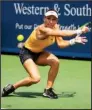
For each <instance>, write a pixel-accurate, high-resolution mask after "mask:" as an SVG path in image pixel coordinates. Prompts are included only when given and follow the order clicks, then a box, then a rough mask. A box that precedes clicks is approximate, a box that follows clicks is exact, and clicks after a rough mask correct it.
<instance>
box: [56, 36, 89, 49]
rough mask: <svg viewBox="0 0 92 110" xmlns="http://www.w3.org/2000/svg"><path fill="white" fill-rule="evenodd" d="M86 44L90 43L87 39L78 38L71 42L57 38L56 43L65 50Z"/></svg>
mask: <svg viewBox="0 0 92 110" xmlns="http://www.w3.org/2000/svg"><path fill="white" fill-rule="evenodd" d="M86 42H88V40H87V39H86V37H80V36H76V37H75V38H73V39H71V40H64V39H63V38H62V37H56V43H57V45H58V46H59V47H60V48H65V47H68V46H71V45H74V44H78V43H80V44H85V43H86Z"/></svg>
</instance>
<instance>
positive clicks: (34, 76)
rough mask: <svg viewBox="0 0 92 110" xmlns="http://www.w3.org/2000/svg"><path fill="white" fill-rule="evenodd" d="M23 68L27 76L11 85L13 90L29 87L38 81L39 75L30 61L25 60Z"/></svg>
mask: <svg viewBox="0 0 92 110" xmlns="http://www.w3.org/2000/svg"><path fill="white" fill-rule="evenodd" d="M23 66H24V68H25V69H26V71H27V73H28V74H29V76H28V77H26V78H24V79H23V80H20V81H18V82H17V83H15V84H14V85H13V86H14V88H19V87H21V86H30V85H32V84H35V83H38V82H39V81H40V74H39V71H38V68H37V65H36V64H35V63H34V61H33V60H32V59H27V60H26V61H25V62H24V64H23Z"/></svg>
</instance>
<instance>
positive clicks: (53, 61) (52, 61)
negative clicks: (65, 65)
mask: <svg viewBox="0 0 92 110" xmlns="http://www.w3.org/2000/svg"><path fill="white" fill-rule="evenodd" d="M59 63H60V61H59V59H52V60H51V66H54V67H57V66H59Z"/></svg>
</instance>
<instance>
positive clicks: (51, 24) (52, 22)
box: [44, 15, 58, 28]
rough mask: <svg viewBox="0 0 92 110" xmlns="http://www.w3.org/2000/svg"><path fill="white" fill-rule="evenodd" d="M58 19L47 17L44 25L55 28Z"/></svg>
mask: <svg viewBox="0 0 92 110" xmlns="http://www.w3.org/2000/svg"><path fill="white" fill-rule="evenodd" d="M57 21H58V19H57V18H56V17H55V16H52V15H51V16H47V17H45V18H44V24H45V26H46V27H49V28H53V27H54V26H55V24H57Z"/></svg>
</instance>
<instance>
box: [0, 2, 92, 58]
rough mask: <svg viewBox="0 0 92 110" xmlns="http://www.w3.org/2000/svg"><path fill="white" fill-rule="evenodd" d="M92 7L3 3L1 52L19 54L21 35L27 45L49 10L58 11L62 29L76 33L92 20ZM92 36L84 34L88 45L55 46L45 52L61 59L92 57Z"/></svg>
mask: <svg viewBox="0 0 92 110" xmlns="http://www.w3.org/2000/svg"><path fill="white" fill-rule="evenodd" d="M91 7H92V6H91V3H90V2H89V1H84V2H83V1H78V2H77V1H2V2H1V52H10V53H19V49H18V47H17V45H18V43H19V41H18V40H17V36H18V35H19V34H22V35H23V36H24V40H23V42H24V41H25V40H26V39H27V38H28V37H29V35H30V34H31V32H32V30H33V29H34V28H35V27H36V26H38V25H40V24H41V23H43V17H44V14H45V12H46V11H47V10H49V9H55V10H56V11H57V12H58V15H59V21H58V23H59V24H60V28H61V29H71V30H75V29H78V27H79V26H81V25H83V24H84V23H86V22H89V21H91V16H92V8H91ZM91 34H92V33H91V32H90V33H87V34H85V35H82V36H86V37H87V39H88V42H87V43H86V44H85V45H82V44H76V45H74V46H70V47H67V48H64V49H60V48H59V47H58V46H57V45H56V44H54V45H52V46H50V47H48V48H46V50H48V51H50V52H52V53H54V54H55V55H59V56H68V57H80V58H91V50H92V48H91V37H92V36H91ZM66 39H70V38H67V37H66Z"/></svg>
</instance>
